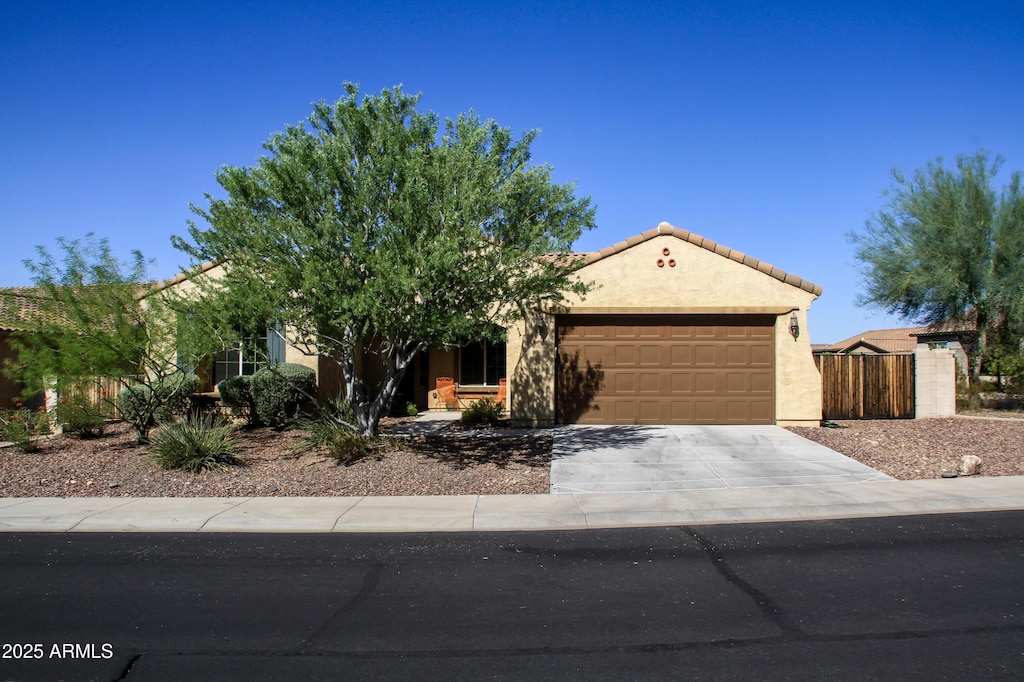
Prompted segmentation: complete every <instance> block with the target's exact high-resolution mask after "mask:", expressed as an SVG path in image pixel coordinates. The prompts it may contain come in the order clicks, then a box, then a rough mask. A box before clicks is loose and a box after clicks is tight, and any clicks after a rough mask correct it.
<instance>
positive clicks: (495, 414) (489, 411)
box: [460, 399, 505, 426]
mask: <svg viewBox="0 0 1024 682" xmlns="http://www.w3.org/2000/svg"><path fill="white" fill-rule="evenodd" d="M504 415H505V405H504V404H502V403H499V402H497V401H494V400H486V399H484V400H477V401H476V402H475V403H472V404H470V406H469V407H467V408H466V409H465V410H463V411H462V417H461V419H460V421H461V422H462V423H463V424H465V425H466V426H475V425H477V424H490V425H491V426H494V425H495V424H497V423H498V422H499V421H500V420H501V418H502V417H503V416H504Z"/></svg>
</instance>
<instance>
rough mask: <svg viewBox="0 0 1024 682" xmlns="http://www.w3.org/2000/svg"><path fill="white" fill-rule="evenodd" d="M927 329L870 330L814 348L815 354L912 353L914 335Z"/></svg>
mask: <svg viewBox="0 0 1024 682" xmlns="http://www.w3.org/2000/svg"><path fill="white" fill-rule="evenodd" d="M927 329H928V328H927V327H901V328H898V329H871V330H869V331H866V332H862V333H860V334H854V335H853V336H851V337H850V338H848V339H843V340H842V341H840V342H839V343H832V344H828V345H825V346H816V347H815V348H814V352H815V353H841V354H845V355H858V354H881V353H913V352H914V350H915V349H916V348H917V343H918V342H917V338H916V337H915V334H917V333H919V332H924V331H926V330H927Z"/></svg>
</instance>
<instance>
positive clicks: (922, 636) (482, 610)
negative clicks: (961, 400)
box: [0, 512, 1024, 681]
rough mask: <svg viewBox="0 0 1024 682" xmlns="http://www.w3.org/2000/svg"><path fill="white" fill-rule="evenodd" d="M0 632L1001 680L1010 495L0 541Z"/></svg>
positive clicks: (372, 663) (189, 664)
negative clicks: (873, 513)
mask: <svg viewBox="0 0 1024 682" xmlns="http://www.w3.org/2000/svg"><path fill="white" fill-rule="evenodd" d="M0 643H2V646H3V650H2V651H0V655H2V657H0V680H56V679H68V680H85V679H99V680H112V679H124V680H183V679H188V680H225V679H280V680H292V679H344V680H359V679H373V680H382V679H403V680H416V679H430V680H449V679H517V680H521V679H543V680H564V679H585V680H605V679H607V680H632V679H683V680H686V679H692V680H759V679H770V680H775V679H780V680H781V679H793V680H816V681H817V680H837V679H839V680H846V679H848V680H859V679H897V680H942V679H950V680H978V679H1022V678H1024V512H999V513H989V514H963V515H951V516H920V517H900V518H881V519H858V520H844V521H811V522H802V523H777V524H745V525H723V526H699V527H698V526H695V527H689V528H688V527H672V528H650V529H629V530H607V531H564V532H534V533H511V532H510V533H453V534H415V535H414V534H395V535H381V534H372V535H371V534H365V535H356V534H352V535H338V534H318V535H284V534H282V535H256V534H187V535H184V534H116V535H109V534H75V533H71V534H14V533H8V534H0ZM37 645H38V646H37Z"/></svg>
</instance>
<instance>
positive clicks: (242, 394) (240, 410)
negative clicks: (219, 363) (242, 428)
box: [217, 375, 261, 426]
mask: <svg viewBox="0 0 1024 682" xmlns="http://www.w3.org/2000/svg"><path fill="white" fill-rule="evenodd" d="M217 393H219V394H220V403H221V405H223V406H224V407H226V408H228V409H229V410H231V414H232V415H234V416H235V417H238V418H239V419H244V420H245V423H246V424H248V425H249V426H260V425H261V422H260V416H259V414H258V413H257V412H256V403H255V402H254V401H253V398H252V377H251V376H248V375H239V376H234V377H228V378H227V379H225V380H224V381H221V382H220V383H219V384H217Z"/></svg>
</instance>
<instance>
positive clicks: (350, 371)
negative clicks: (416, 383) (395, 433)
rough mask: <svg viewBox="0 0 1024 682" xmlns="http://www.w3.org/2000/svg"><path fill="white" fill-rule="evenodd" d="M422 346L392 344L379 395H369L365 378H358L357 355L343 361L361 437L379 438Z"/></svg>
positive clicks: (377, 391) (415, 344)
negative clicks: (388, 413)
mask: <svg viewBox="0 0 1024 682" xmlns="http://www.w3.org/2000/svg"><path fill="white" fill-rule="evenodd" d="M420 346H421V344H419V343H401V342H395V343H392V344H390V350H389V352H388V353H387V355H386V356H385V357H384V358H383V359H384V361H385V368H384V380H383V382H382V383H381V385H380V388H379V389H377V390H376V391H368V390H367V386H366V383H365V382H364V381H363V379H362V377H360V376H358V374H357V372H356V368H355V357H354V354H346V355H345V356H343V357H342V360H341V363H340V364H341V369H342V374H343V375H344V377H345V391H346V394H347V397H348V401H349V404H350V405H352V411H353V412H354V413H355V416H356V423H357V426H358V428H359V432H360V435H362V436H363V437H364V438H373V437H374V436H376V435H377V433H378V430H379V426H380V419H381V417H382V416H383V415H384V411H385V410H386V409H387V408H388V406H389V405H391V401H392V400H393V399H394V397H395V391H396V390H397V389H398V385H399V383H401V381H402V377H403V376H405V371H406V369H408V367H409V365H410V364H411V363H412V360H413V358H415V357H416V353H417V352H419V351H420V349H421V348H420Z"/></svg>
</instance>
